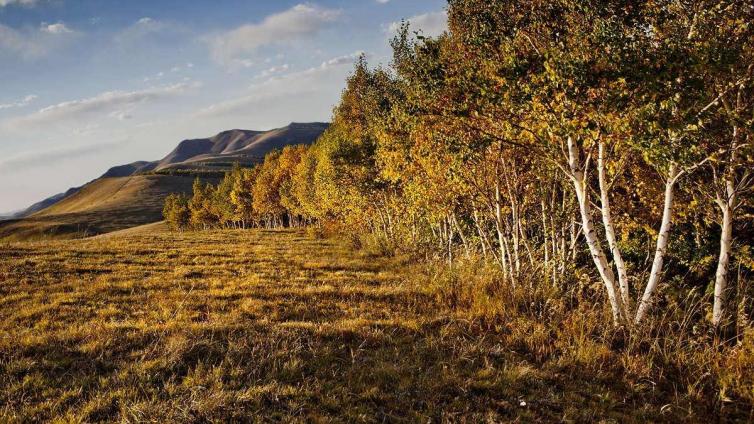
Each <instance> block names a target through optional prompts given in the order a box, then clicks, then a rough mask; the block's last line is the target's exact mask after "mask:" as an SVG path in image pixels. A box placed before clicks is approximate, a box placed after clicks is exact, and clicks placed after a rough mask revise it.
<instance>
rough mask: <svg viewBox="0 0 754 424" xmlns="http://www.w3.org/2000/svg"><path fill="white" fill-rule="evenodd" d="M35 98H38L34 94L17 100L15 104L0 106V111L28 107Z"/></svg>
mask: <svg viewBox="0 0 754 424" xmlns="http://www.w3.org/2000/svg"><path fill="white" fill-rule="evenodd" d="M37 98H38V96H37V95H35V94H29V95H28V96H26V97H24V98H23V99H21V100H19V101H17V102H13V103H5V104H0V110H3V109H13V108H16V107H24V106H28V105H29V104H30V103H31V102H33V101H34V100H36V99H37Z"/></svg>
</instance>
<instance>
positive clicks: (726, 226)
mask: <svg viewBox="0 0 754 424" xmlns="http://www.w3.org/2000/svg"><path fill="white" fill-rule="evenodd" d="M732 241H733V213H732V211H731V208H730V207H729V205H728V204H726V205H725V207H724V208H723V222H722V233H721V234H720V257H719V258H718V260H717V272H715V302H714V305H713V306H712V325H714V326H715V327H720V324H721V323H722V321H723V315H724V312H725V298H726V294H727V293H726V291H727V289H728V265H729V263H730V249H731V244H732Z"/></svg>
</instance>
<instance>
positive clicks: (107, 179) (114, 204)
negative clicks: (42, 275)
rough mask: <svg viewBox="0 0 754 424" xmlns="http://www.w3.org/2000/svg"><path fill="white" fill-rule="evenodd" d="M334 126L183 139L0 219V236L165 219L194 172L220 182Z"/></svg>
mask: <svg viewBox="0 0 754 424" xmlns="http://www.w3.org/2000/svg"><path fill="white" fill-rule="evenodd" d="M328 127H329V124H328V123H325V122H311V123H297V122H292V123H290V124H289V125H287V126H285V127H281V128H274V129H271V130H268V131H256V130H242V129H232V130H226V131H222V132H220V133H218V134H216V135H214V136H211V137H206V138H197V139H186V140H182V141H181V142H179V143H178V145H177V146H176V147H175V148H174V149H173V150H172V151H170V152H169V153H168V154H167V155H165V157H163V158H162V159H160V160H156V161H136V162H132V163H128V164H125V165H117V166H113V167H111V168H109V169H108V170H107V171H106V172H105V173H104V174H102V175H101V176H100V177H99V178H96V179H94V180H92V181H90V182H88V183H86V184H84V185H82V186H79V187H73V188H70V189H68V190H67V191H65V192H62V193H58V194H56V195H54V196H51V197H48V198H47V199H44V200H41V201H39V202H37V203H35V204H33V205H31V206H29V207H28V208H26V209H25V210H23V211H22V212H20V213H17V214H16V215H14V216H12V217H10V219H8V217H6V218H4V219H5V220H0V239H18V240H24V239H34V238H47V237H54V238H60V237H69V236H71V235H72V234H81V235H96V234H102V233H106V232H110V231H117V230H122V229H125V228H130V227H131V226H134V225H143V224H149V223H151V222H154V221H155V220H159V218H160V216H161V215H160V214H161V211H162V203H163V202H164V198H165V197H166V196H167V195H169V194H172V193H190V191H191V186H192V183H193V180H194V178H196V177H198V176H200V177H201V178H202V179H204V180H207V181H208V182H216V181H218V180H219V179H220V178H221V176H222V174H223V173H224V172H225V171H227V170H229V169H230V168H231V167H232V166H233V164H234V163H236V162H237V163H240V164H241V165H242V166H253V165H254V164H256V163H259V162H261V161H262V160H263V159H264V156H265V155H266V154H267V153H270V152H271V151H273V150H276V149H281V148H283V147H285V146H288V145H293V144H306V145H310V144H312V143H314V141H316V139H317V138H319V136H320V135H321V134H322V133H323V132H324V131H325V130H326V129H327V128H328Z"/></svg>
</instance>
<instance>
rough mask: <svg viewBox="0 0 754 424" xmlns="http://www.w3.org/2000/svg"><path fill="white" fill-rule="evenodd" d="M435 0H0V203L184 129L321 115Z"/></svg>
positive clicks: (209, 131)
mask: <svg viewBox="0 0 754 424" xmlns="http://www.w3.org/2000/svg"><path fill="white" fill-rule="evenodd" d="M445 6H446V2H445V0H321V1H316V2H302V1H261V0H246V1H241V0H202V1H199V0H194V1H186V0H0V212H9V211H14V210H18V209H22V208H24V207H26V206H29V205H30V204H31V203H34V202H36V201H38V200H41V199H42V198H45V197H47V196H49V195H52V194H55V193H58V192H61V191H64V190H66V189H67V188H69V187H71V186H77V185H81V184H83V183H85V182H87V181H89V180H91V179H93V178H96V177H97V176H99V175H100V174H102V173H103V172H104V171H105V170H107V168H109V167H110V166H114V165H119V164H124V163H129V162H132V161H136V160H154V159H159V158H161V157H162V156H164V155H165V154H166V153H167V152H169V151H170V150H171V149H172V148H173V147H175V145H176V144H177V143H178V142H179V141H180V140H182V139H185V138H197V137H206V136H210V135H213V134H215V133H217V132H220V131H222V130H226V129H232V128H244V129H270V128H276V127H280V126H284V125H286V124H288V123H289V122H292V121H298V122H305V121H325V120H329V118H330V115H331V111H332V108H333V106H334V105H335V103H336V102H337V100H338V97H339V95H340V92H341V90H342V89H343V85H344V80H345V78H346V76H347V75H348V73H349V72H350V71H351V69H352V64H353V61H354V59H355V58H356V57H357V56H358V55H359V54H360V53H364V54H366V55H367V57H368V59H369V62H370V63H371V64H378V63H383V64H387V63H389V60H390V49H389V45H388V41H389V39H390V36H391V31H392V30H393V29H394V28H395V25H396V23H397V22H400V20H401V19H408V20H409V21H411V23H412V27H413V28H414V29H422V30H423V31H424V32H425V33H426V34H427V35H436V34H438V33H440V32H442V31H443V30H444V29H445V16H444V8H445Z"/></svg>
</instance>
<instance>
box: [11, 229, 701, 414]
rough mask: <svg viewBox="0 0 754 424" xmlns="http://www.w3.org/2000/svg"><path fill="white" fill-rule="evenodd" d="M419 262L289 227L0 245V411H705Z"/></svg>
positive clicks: (589, 345)
mask: <svg viewBox="0 0 754 424" xmlns="http://www.w3.org/2000/svg"><path fill="white" fill-rule="evenodd" d="M417 269H418V267H417V266H416V264H413V263H411V262H410V261H408V260H407V259H405V258H384V257H380V256H376V255H374V254H368V253H366V252H360V251H355V250H354V249H352V248H351V246H350V245H349V244H348V243H346V242H343V241H340V240H338V239H320V238H314V237H311V236H307V235H306V234H305V232H304V231H289V230H280V231H263V230H254V231H217V232H186V233H170V232H167V231H165V230H164V229H161V228H156V227H151V228H149V229H148V231H142V232H133V233H124V234H116V235H113V236H105V237H99V238H94V239H88V240H79V241H61V242H40V243H29V244H6V245H3V246H1V247H0V306H1V307H0V421H3V422H4V421H10V422H29V421H49V420H53V419H60V420H63V421H88V422H91V421H126V422H143V421H153V422H176V421H178V422H195V421H196V422H200V421H206V420H208V421H217V422H223V421H231V420H240V421H250V420H252V421H253V420H262V421H264V420H271V421H286V422H287V421H339V422H385V421H387V422H391V421H392V422H395V421H405V422H417V421H418V422H427V421H443V420H445V421H461V420H466V421H467V422H480V421H493V422H495V421H497V422H499V421H510V420H516V419H518V420H523V421H534V420H542V421H557V422H559V421H561V420H564V421H581V422H588V421H593V420H599V419H603V420H608V421H609V420H615V421H620V422H631V421H642V420H655V421H656V420H667V421H672V420H674V419H679V418H685V419H691V420H694V419H698V418H699V417H701V416H704V415H706V414H709V413H710V412H711V411H710V410H709V409H706V408H708V406H707V405H697V406H694V405H691V404H690V403H689V402H686V401H684V399H680V400H678V401H677V402H676V403H673V399H672V396H674V395H673V394H670V393H659V392H656V391H653V387H651V384H644V385H642V384H640V383H641V382H633V383H632V380H631V377H630V376H628V377H626V378H623V377H622V375H621V373H622V372H624V370H626V369H627V366H620V358H621V357H620V354H619V353H616V352H614V351H613V350H611V349H610V348H609V346H608V345H607V344H605V343H602V342H600V341H599V340H595V339H594V337H593V336H592V334H591V333H592V332H593V329H591V328H584V327H585V325H586V326H587V327H588V324H582V325H580V324H579V323H578V322H570V321H566V322H563V323H562V327H563V328H566V329H567V334H569V336H568V337H572V338H573V339H570V338H568V337H563V336H562V335H559V334H557V333H556V332H555V331H554V330H553V329H552V327H551V323H548V322H547V321H542V322H539V323H537V321H536V320H534V319H532V318H531V316H529V315H527V314H526V313H525V312H521V313H519V314H518V315H516V316H517V317H518V318H516V320H512V319H511V320H508V321H506V322H501V321H500V320H499V316H498V318H494V317H493V316H494V315H495V312H494V311H498V312H500V310H501V309H500V308H501V307H502V306H497V307H496V306H494V304H485V303H484V302H481V303H480V301H478V300H471V298H470V297H469V294H467V295H463V296H456V297H455V298H456V300H457V302H459V305H453V304H452V302H450V301H449V298H448V295H447V293H445V292H443V289H442V284H443V282H442V281H441V280H438V281H437V282H436V284H437V287H432V286H431V285H428V284H426V282H425V280H424V278H426V277H421V276H420V273H419V272H418V271H417ZM469 287H470V289H471V290H472V291H473V290H474V289H475V288H476V287H475V286H473V285H470V286H469ZM493 301H496V300H495V299H493ZM464 305H465V306H464ZM484 317H488V318H484ZM490 317H493V318H490ZM495 319H498V321H495ZM485 323H486V324H485ZM579 334H581V335H580V336H579ZM579 340H580V341H579ZM576 341H578V343H576ZM624 360H625V361H626V362H627V363H628V364H629V365H630V364H633V365H631V366H634V367H638V365H636V363H635V362H636V360H635V358H633V357H626V358H624ZM600 364H602V365H600ZM639 371H641V370H639ZM639 371H632V372H639ZM689 399H691V398H689ZM668 403H672V405H671V407H666V408H665V409H663V406H664V405H666V404H668Z"/></svg>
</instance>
